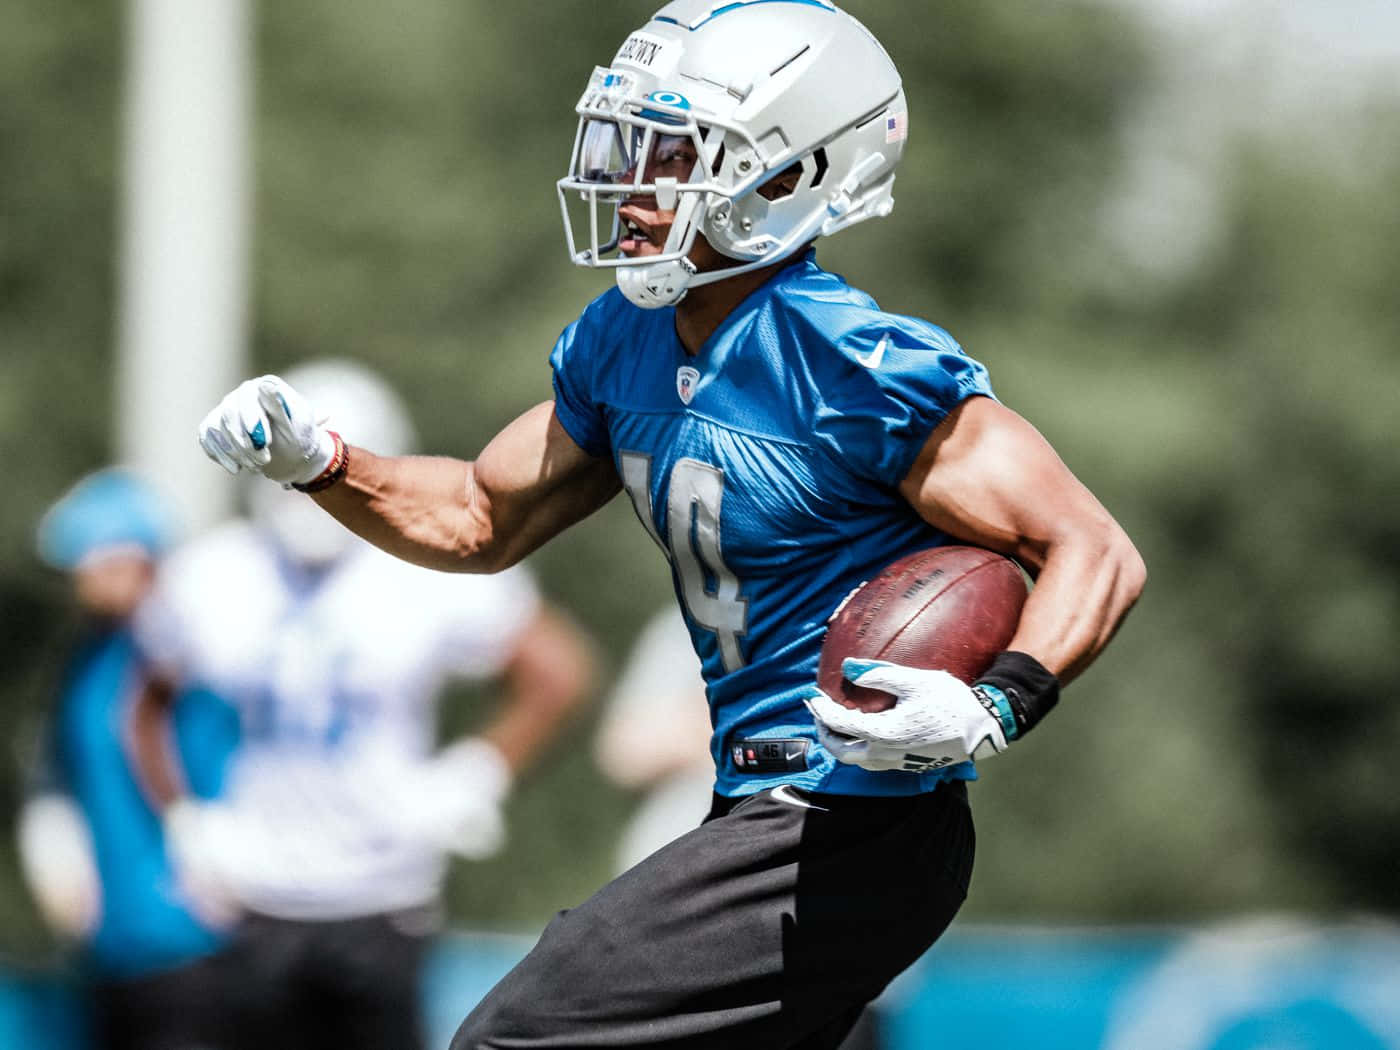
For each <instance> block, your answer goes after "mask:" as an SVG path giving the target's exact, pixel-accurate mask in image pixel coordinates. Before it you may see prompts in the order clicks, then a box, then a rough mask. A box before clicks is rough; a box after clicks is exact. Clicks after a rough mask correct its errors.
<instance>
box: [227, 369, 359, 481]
mask: <svg viewBox="0 0 1400 1050" xmlns="http://www.w3.org/2000/svg"><path fill="white" fill-rule="evenodd" d="M199 445H200V447H201V448H203V449H204V452H205V455H207V456H208V457H209V458H210V459H212V460H213V461H214V462H215V463H217V464H219V466H221V467H223V468H224V469H225V470H227V471H228V472H229V473H230V474H237V473H238V472H239V471H240V470H249V471H258V472H259V473H261V474H262V475H263V476H264V477H267V478H271V479H272V480H273V481H280V482H281V483H282V484H283V485H292V484H305V483H306V482H308V481H311V480H312V479H314V478H316V477H318V476H319V475H320V474H321V473H322V472H323V471H324V470H325V469H326V467H328V466H329V465H330V463H331V460H333V459H334V458H335V451H336V450H335V439H334V438H333V437H332V436H331V432H330V431H329V430H327V429H326V428H325V427H324V426H322V425H321V422H319V421H318V420H317V417H316V413H315V412H314V411H312V408H311V405H310V404H308V403H307V400H306V399H305V398H304V397H302V396H301V395H300V394H299V393H297V392H296V391H295V390H293V389H292V388H291V387H290V386H288V385H287V384H286V383H285V382H283V381H282V380H281V379H279V378H278V377H277V376H270V375H269V376H259V377H258V378H257V379H249V380H247V381H246V382H244V383H240V384H239V385H238V386H237V387H236V388H235V389H234V390H233V392H232V393H230V394H228V395H226V396H225V397H224V399H223V400H222V401H220V402H219V403H218V405H217V406H215V408H214V409H213V411H211V412H210V413H209V414H208V415H207V416H205V417H204V420H203V421H202V422H201V423H200V424H199Z"/></svg>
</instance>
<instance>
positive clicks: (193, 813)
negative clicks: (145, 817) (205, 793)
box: [163, 798, 260, 927]
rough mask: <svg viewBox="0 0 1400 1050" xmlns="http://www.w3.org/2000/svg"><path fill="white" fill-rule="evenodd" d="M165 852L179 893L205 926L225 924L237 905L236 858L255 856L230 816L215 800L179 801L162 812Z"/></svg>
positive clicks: (251, 844) (253, 846)
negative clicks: (245, 855) (244, 855)
mask: <svg viewBox="0 0 1400 1050" xmlns="http://www.w3.org/2000/svg"><path fill="white" fill-rule="evenodd" d="M163 820H164V828H163V830H164V832H165V854H166V857H167V858H168V859H169V860H170V867H171V870H172V871H173V873H174V875H175V883H176V885H177V886H178V887H179V891H180V895H181V897H182V898H183V899H184V902H185V904H186V905H188V906H189V908H190V910H191V911H193V912H194V913H195V914H196V915H198V916H199V917H200V918H201V919H203V920H204V922H205V923H207V924H208V925H210V926H214V927H224V926H229V925H231V924H232V923H233V922H234V920H235V919H237V918H238V916H239V914H240V912H241V911H242V907H241V905H240V904H239V901H238V892H237V887H236V883H237V878H236V876H235V870H236V868H237V866H238V859H239V857H240V856H241V855H242V854H244V853H247V854H260V850H259V849H258V844H257V843H255V842H252V841H249V840H248V839H247V838H246V836H245V835H243V834H241V826H240V824H239V822H238V820H237V819H236V814H235V813H234V811H233V810H231V809H230V808H229V807H228V806H227V805H225V804H223V803H220V802H204V801H200V800H197V799H193V798H181V799H178V800H177V801H175V802H174V803H172V804H171V805H169V806H167V807H166V810H165V814H164V818H163Z"/></svg>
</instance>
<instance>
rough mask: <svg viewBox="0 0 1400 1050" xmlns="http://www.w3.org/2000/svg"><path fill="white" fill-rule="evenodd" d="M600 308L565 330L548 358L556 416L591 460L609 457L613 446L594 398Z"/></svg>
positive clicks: (593, 306) (591, 309) (586, 313)
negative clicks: (595, 315)
mask: <svg viewBox="0 0 1400 1050" xmlns="http://www.w3.org/2000/svg"><path fill="white" fill-rule="evenodd" d="M597 305H598V304H597V303H594V304H593V305H592V306H590V307H589V308H588V309H587V310H585V311H584V313H583V316H581V317H580V318H579V319H578V320H577V321H575V322H574V323H573V324H571V325H569V327H568V328H565V329H564V331H563V334H561V335H560V336H559V340H558V342H556V343H555V344H554V350H553V351H552V352H551V353H550V355H549V364H550V367H552V368H553V369H554V414H555V415H556V416H558V417H559V422H560V424H561V425H562V426H563V427H564V429H565V430H566V431H568V434H569V437H571V438H573V439H574V443H575V444H577V445H578V447H579V448H581V449H583V450H584V451H585V452H587V453H588V454H589V455H590V456H599V457H602V456H606V455H608V453H609V451H610V445H609V441H608V429H607V424H606V423H605V421H604V419H603V414H602V412H601V411H600V409H599V407H598V404H597V403H596V402H595V401H594V399H593V396H592V387H593V383H592V378H593V373H594V367H595V358H596V355H597V351H598V347H597V338H596V326H595V325H594V324H593V323H592V322H593V320H594V318H593V316H592V315H593V314H594V313H595V312H596V308H597Z"/></svg>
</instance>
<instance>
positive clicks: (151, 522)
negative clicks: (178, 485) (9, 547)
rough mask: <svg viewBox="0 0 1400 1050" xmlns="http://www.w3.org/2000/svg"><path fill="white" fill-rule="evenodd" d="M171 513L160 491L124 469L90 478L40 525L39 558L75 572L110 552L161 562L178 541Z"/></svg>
mask: <svg viewBox="0 0 1400 1050" xmlns="http://www.w3.org/2000/svg"><path fill="white" fill-rule="evenodd" d="M175 533H176V529H175V522H174V518H173V516H172V514H171V511H170V508H169V506H168V504H167V503H166V501H165V500H164V499H163V498H162V497H161V495H160V493H159V492H158V491H157V490H156V488H155V487H154V486H153V485H151V484H150V483H149V482H147V481H145V480H144V479H142V478H141V477H140V476H139V475H137V474H136V473H134V472H133V471H130V470H128V469H126V468H122V467H110V468H107V469H105V470H99V471H97V472H96V473H94V474H89V475H87V476H86V477H84V478H83V479H82V480H80V481H79V482H78V483H77V484H75V485H74V486H73V487H72V488H70V489H69V490H68V491H67V492H66V493H64V494H63V496H62V497H61V498H60V499H59V500H58V502H57V503H55V504H54V505H53V506H52V507H50V508H49V509H48V511H47V512H46V513H45V514H44V516H43V518H41V519H40V521H39V528H38V534H37V543H38V550H39V557H40V558H42V559H43V560H44V562H45V563H46V564H48V565H51V566H53V567H54V568H56V569H63V570H65V571H71V570H73V569H75V568H77V567H78V566H79V565H81V564H82V563H83V562H85V561H88V560H90V559H92V558H93V557H95V556H97V555H99V554H101V553H106V552H115V551H134V552H140V553H144V554H145V555H146V556H147V557H149V558H151V559H152V560H155V559H156V558H159V557H160V556H161V555H162V554H163V553H164V552H165V551H166V550H167V549H169V547H170V545H171V544H172V543H173V542H174V540H175Z"/></svg>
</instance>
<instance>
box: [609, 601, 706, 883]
mask: <svg viewBox="0 0 1400 1050" xmlns="http://www.w3.org/2000/svg"><path fill="white" fill-rule="evenodd" d="M709 733H710V724H709V718H708V717H707V712H706V709H705V680H704V678H702V677H701V675H700V661H699V660H698V659H696V656H695V650H694V648H692V647H691V644H690V632H689V631H687V630H686V629H685V620H684V619H683V618H682V617H681V614H680V610H678V609H676V608H675V607H674V606H670V605H668V606H667V607H666V608H664V609H662V610H660V611H659V612H657V613H656V614H654V615H653V616H652V617H651V619H650V620H648V621H647V623H646V626H645V627H643V628H642V632H641V634H639V635H638V636H637V640H636V642H635V643H633V646H632V651H631V652H630V653H629V654H628V657H627V663H626V664H625V665H624V667H623V668H622V673H621V674H620V675H619V676H618V680H617V684H616V685H615V686H613V689H612V691H611V693H610V694H609V696H608V700H607V702H606V705H605V706H604V709H603V717H602V721H601V722H600V724H599V726H598V736H597V738H596V740H595V742H594V757H595V758H596V759H597V762H598V767H599V768H600V769H601V770H602V771H603V773H604V775H606V776H607V778H608V779H609V780H611V781H612V782H613V783H615V784H619V785H621V786H622V787H625V788H631V789H633V790H644V791H645V797H644V798H643V799H642V801H641V804H640V805H639V806H638V807H637V810H636V812H635V813H633V814H632V818H631V819H630V820H629V821H628V823H627V826H626V827H625V828H624V829H623V831H622V838H621V839H620V841H619V842H618V847H617V860H616V863H615V864H614V867H615V868H616V870H617V871H619V872H622V871H626V870H627V869H628V868H630V867H632V866H633V865H634V864H637V863H639V862H641V861H643V860H645V859H646V858H647V857H649V856H651V855H652V854H653V853H655V852H656V851H657V850H659V849H660V848H661V847H662V846H664V845H666V843H668V842H670V841H671V840H672V839H675V838H679V837H680V836H681V835H684V834H685V833H686V832H687V831H689V830H690V829H691V828H693V827H695V825H696V823H697V822H698V821H699V820H700V819H701V818H702V817H704V815H705V814H706V813H708V812H709V809H710V800H711V793H712V789H713V787H714V782H715V768H714V762H713V760H712V759H711V758H710V748H709Z"/></svg>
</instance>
